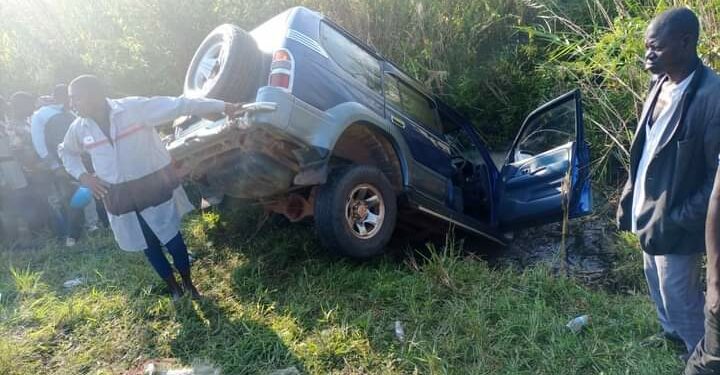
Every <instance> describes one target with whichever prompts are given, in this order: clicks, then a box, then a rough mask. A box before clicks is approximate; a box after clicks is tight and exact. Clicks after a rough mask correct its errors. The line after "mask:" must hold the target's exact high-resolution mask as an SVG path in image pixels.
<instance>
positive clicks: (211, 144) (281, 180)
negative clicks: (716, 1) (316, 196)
mask: <svg viewBox="0 0 720 375" xmlns="http://www.w3.org/2000/svg"><path fill="white" fill-rule="evenodd" d="M256 99H257V101H256V102H254V103H248V104H246V105H244V106H243V113H242V115H241V116H240V117H239V118H237V119H233V120H230V121H228V120H227V119H223V120H220V121H215V122H212V121H206V120H203V121H200V122H197V123H195V124H193V125H192V126H190V127H188V129H187V130H185V131H182V132H180V133H178V134H176V135H175V137H174V139H173V140H172V141H171V142H169V143H167V149H168V151H169V152H170V154H171V156H172V157H173V159H174V160H175V162H176V164H177V165H178V167H179V169H178V170H179V171H180V174H181V175H183V176H187V177H189V178H190V179H191V180H196V181H201V182H203V183H206V184H208V185H210V186H211V187H212V188H213V190H215V191H218V190H219V191H222V192H224V193H225V194H228V195H231V196H235V197H238V198H256V199H257V198H265V197H271V196H276V195H279V194H282V193H284V192H286V191H287V190H288V189H290V187H291V186H293V183H294V182H293V181H294V180H295V177H296V176H298V174H302V172H303V171H306V170H308V169H311V170H312V169H313V168H315V166H316V165H318V164H322V162H323V161H324V159H325V158H326V156H327V152H326V150H323V149H321V148H317V147H313V146H312V145H309V144H307V143H306V141H307V140H308V139H312V138H313V137H312V134H309V133H310V132H311V131H317V129H318V128H317V127H313V128H314V129H313V128H308V127H307V126H292V125H291V123H292V120H293V119H296V118H304V117H307V115H304V114H303V113H302V112H307V105H306V104H304V103H303V104H301V105H298V104H296V98H295V97H294V96H292V95H291V94H289V93H287V92H285V91H282V90H280V89H276V88H273V87H262V88H261V89H260V90H259V91H258V95H257V98H256ZM291 115H292V116H291ZM315 115H316V114H315ZM303 176H305V174H303ZM301 180H303V181H304V182H305V183H304V184H308V185H309V184H313V183H314V182H316V181H306V179H304V178H301Z"/></svg>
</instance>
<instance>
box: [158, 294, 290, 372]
mask: <svg viewBox="0 0 720 375" xmlns="http://www.w3.org/2000/svg"><path fill="white" fill-rule="evenodd" d="M176 307H177V312H176V316H175V321H176V322H177V323H178V324H179V325H180V328H179V331H178V332H177V336H176V337H175V338H174V339H173V340H172V343H171V350H172V353H173V355H174V356H175V357H176V358H179V359H181V360H183V362H186V363H194V362H195V361H198V359H200V360H202V361H209V362H210V364H212V365H215V366H219V367H221V368H222V371H223V373H225V374H257V373H270V372H272V371H273V370H276V369H279V368H286V367H289V366H295V367H296V368H298V369H300V370H301V371H302V369H303V366H302V363H301V362H300V361H299V360H298V359H297V358H296V357H295V356H294V355H293V354H292V353H291V352H290V351H289V350H288V348H287V347H286V346H285V344H284V343H283V341H282V340H281V339H280V338H279V337H278V335H277V334H276V333H275V331H274V330H272V329H271V328H269V327H267V326H265V325H263V324H261V323H259V322H257V321H255V320H253V319H249V318H245V317H242V316H240V317H235V318H231V315H232V314H230V313H229V312H227V311H225V310H224V309H223V308H222V307H220V306H219V305H218V304H217V303H216V302H215V301H214V300H213V299H211V298H209V297H204V298H202V299H201V300H200V301H197V302H191V301H189V300H187V299H183V300H182V301H180V302H179V303H178V305H177V306H176Z"/></svg>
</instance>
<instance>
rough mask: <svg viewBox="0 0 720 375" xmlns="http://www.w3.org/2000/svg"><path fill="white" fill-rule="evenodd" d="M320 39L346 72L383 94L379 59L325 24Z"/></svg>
mask: <svg viewBox="0 0 720 375" xmlns="http://www.w3.org/2000/svg"><path fill="white" fill-rule="evenodd" d="M320 39H321V42H322V45H323V47H324V48H325V50H327V53H328V54H329V55H330V57H331V58H332V59H333V61H335V63H337V64H338V65H339V66H340V67H341V68H342V69H343V70H344V71H346V72H347V73H348V74H350V75H351V76H352V77H353V78H355V79H356V80H358V81H360V82H362V83H363V84H364V85H365V86H367V87H369V88H370V89H372V90H373V91H376V92H377V93H380V92H381V89H382V87H381V78H380V77H381V70H380V61H378V59H376V58H375V57H373V56H372V55H371V54H370V53H368V52H367V51H365V49H364V48H362V47H360V46H359V45H357V44H356V43H355V42H353V41H352V40H350V39H349V38H348V37H346V36H345V35H343V34H342V33H341V32H339V31H338V30H335V28H333V27H332V26H330V25H328V24H327V23H325V22H323V23H321V24H320Z"/></svg>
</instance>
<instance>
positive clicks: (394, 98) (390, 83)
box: [383, 74, 402, 110]
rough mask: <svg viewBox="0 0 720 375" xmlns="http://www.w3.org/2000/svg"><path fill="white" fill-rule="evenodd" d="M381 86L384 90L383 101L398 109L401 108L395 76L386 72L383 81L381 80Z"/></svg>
mask: <svg viewBox="0 0 720 375" xmlns="http://www.w3.org/2000/svg"><path fill="white" fill-rule="evenodd" d="M383 88H384V91H385V101H387V102H388V103H389V104H391V105H392V106H394V107H395V108H397V109H398V110H402V101H401V100H400V89H399V88H398V81H397V78H395V77H393V76H391V75H389V74H386V75H385V81H384V82H383Z"/></svg>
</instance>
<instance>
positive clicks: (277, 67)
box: [268, 48, 294, 91]
mask: <svg viewBox="0 0 720 375" xmlns="http://www.w3.org/2000/svg"><path fill="white" fill-rule="evenodd" d="M293 68H294V61H293V58H292V55H291V54H290V51H288V50H286V49H284V48H283V49H279V50H277V51H275V53H273V58H272V62H271V63H270V77H269V78H268V86H273V87H280V88H283V89H286V90H288V91H290V90H291V89H292V75H293Z"/></svg>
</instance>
